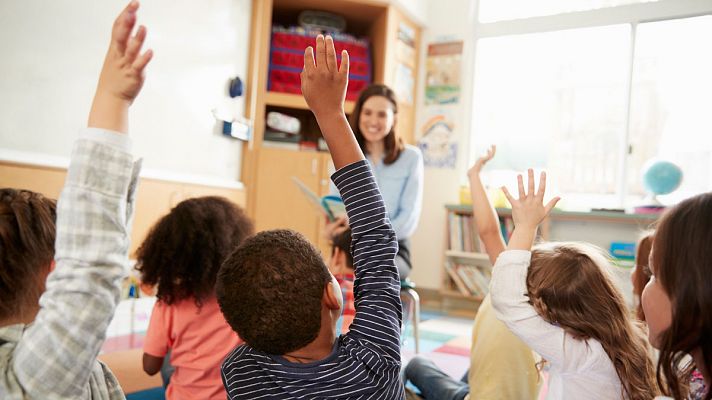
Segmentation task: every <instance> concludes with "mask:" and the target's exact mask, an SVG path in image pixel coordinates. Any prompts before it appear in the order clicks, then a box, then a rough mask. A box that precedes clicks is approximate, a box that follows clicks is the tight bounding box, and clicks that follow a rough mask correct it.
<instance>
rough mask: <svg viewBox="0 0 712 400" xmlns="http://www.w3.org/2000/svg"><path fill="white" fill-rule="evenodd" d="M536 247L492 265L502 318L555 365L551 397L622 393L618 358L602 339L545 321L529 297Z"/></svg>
mask: <svg viewBox="0 0 712 400" xmlns="http://www.w3.org/2000/svg"><path fill="white" fill-rule="evenodd" d="M530 261H531V252H529V251H524V250H508V251H504V252H502V253H501V254H500V256H499V258H498V259H497V262H496V263H495V266H494V269H493V271H492V282H491V284H490V295H491V297H492V305H493V307H494V309H495V313H496V315H497V318H499V320H501V321H502V322H504V323H505V324H506V325H507V327H508V328H509V329H510V330H511V331H512V332H513V333H514V334H515V335H516V336H518V337H519V338H520V339H521V340H522V341H523V342H524V343H526V344H527V345H528V346H529V347H531V349H532V350H534V351H535V352H537V353H539V354H540V355H541V356H542V357H543V358H544V359H545V360H546V361H548V363H549V365H550V369H549V383H548V387H549V390H548V394H547V396H546V398H547V399H567V400H568V399H576V400H586V399H592V400H593V399H596V400H605V399H622V398H623V395H622V391H621V383H620V379H619V378H618V375H617V374H616V370H615V368H614V367H613V363H612V362H611V360H610V358H609V357H608V355H607V354H606V352H605V350H604V349H603V346H601V343H599V342H598V341H597V340H594V339H588V340H580V339H575V338H574V337H573V336H571V335H570V334H568V333H566V332H565V331H564V330H563V329H562V328H560V327H558V326H555V325H552V324H550V323H548V322H546V321H545V320H544V319H543V318H542V317H541V316H539V314H538V313H537V312H536V310H535V309H534V307H533V306H532V305H531V304H530V303H529V297H528V295H527V285H526V278H527V271H528V269H529V264H530Z"/></svg>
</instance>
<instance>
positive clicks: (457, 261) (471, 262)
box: [441, 209, 492, 302]
mask: <svg viewBox="0 0 712 400" xmlns="http://www.w3.org/2000/svg"><path fill="white" fill-rule="evenodd" d="M445 234H446V243H447V249H446V250H445V257H444V261H443V289H442V291H441V294H442V296H444V297H448V298H456V299H466V300H471V301H475V302H480V301H482V299H483V298H484V297H485V295H486V294H487V291H488V290H489V280H490V276H491V269H492V265H491V263H490V260H489V257H488V256H487V254H486V253H485V252H484V251H485V249H484V245H483V243H482V242H481V241H480V239H479V237H478V235H477V229H476V227H475V216H474V215H472V211H471V210H470V209H461V210H450V209H448V210H447V221H446V232H445Z"/></svg>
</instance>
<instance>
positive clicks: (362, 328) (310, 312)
mask: <svg viewBox="0 0 712 400" xmlns="http://www.w3.org/2000/svg"><path fill="white" fill-rule="evenodd" d="M341 60H342V61H341V69H337V61H336V54H335V50H334V43H333V40H332V39H331V37H328V36H327V38H326V39H324V37H323V36H321V35H320V36H318V37H317V39H316V65H315V64H314V51H313V49H312V48H311V47H309V48H307V50H306V52H305V55H304V71H303V72H302V93H303V94H304V98H305V99H306V101H307V104H308V105H309V107H310V108H311V110H312V112H313V113H314V115H315V116H316V119H317V122H318V123H319V127H320V128H321V131H322V133H323V134H324V138H325V139H326V142H327V145H328V146H329V150H330V151H331V156H332V158H333V160H334V165H335V167H336V169H337V171H336V173H334V175H333V176H332V180H333V181H334V183H335V184H336V186H337V187H338V188H339V191H340V193H341V197H342V198H343V200H344V204H345V205H346V211H347V215H348V217H349V224H350V226H351V234H352V236H353V242H352V249H353V253H352V254H353V257H354V263H353V264H354V268H355V274H356V281H355V283H354V296H355V297H356V316H355V318H354V321H353V323H352V324H351V329H350V331H349V333H348V334H346V335H342V336H338V337H337V334H336V321H337V319H338V318H339V316H340V315H341V308H342V306H343V303H342V296H341V290H340V288H339V285H338V283H337V282H336V279H334V277H333V276H332V275H331V274H330V273H329V270H328V269H327V267H326V265H325V264H324V261H323V260H322V258H321V256H320V255H319V252H318V250H316V249H315V248H314V246H312V245H311V244H310V243H309V242H308V241H307V240H306V239H305V238H304V237H303V236H301V235H299V234H298V233H295V232H292V231H288V230H276V231H266V232H261V233H258V234H257V235H255V236H253V237H252V238H249V239H247V240H246V241H245V242H244V243H243V244H242V246H240V247H239V248H238V249H237V250H235V252H233V253H232V254H231V255H230V256H229V257H228V259H227V260H226V261H225V263H224V264H223V266H222V268H221V270H220V273H219V275H218V283H217V294H218V302H219V303H220V309H221V310H222V312H223V314H225V319H227V321H228V323H230V325H231V326H232V327H233V329H234V330H235V331H236V332H237V333H238V334H239V335H240V337H241V338H242V339H243V340H245V342H246V345H242V346H239V347H237V348H236V349H235V350H234V351H233V352H232V353H231V354H230V355H229V356H228V357H227V359H225V362H224V363H223V365H222V373H223V381H224V383H225V387H226V388H227V393H228V397H229V398H230V399H258V398H264V399H293V398H303V399H314V398H319V399H366V398H372V399H376V398H377V399H403V397H404V392H403V384H402V383H401V380H400V376H399V373H400V367H401V362H400V324H401V303H400V284H399V280H398V270H397V268H396V265H395V262H394V257H395V254H396V251H397V250H398V244H397V241H396V236H395V233H394V231H393V229H392V228H391V225H390V222H389V221H388V217H387V214H386V209H385V206H384V203H383V199H382V198H381V195H380V192H379V191H378V187H377V186H376V181H375V180H374V177H373V174H372V172H371V170H370V168H369V166H368V163H367V162H366V160H365V159H364V156H363V153H362V152H361V149H360V148H359V146H358V143H357V142H356V139H355V137H354V135H353V133H352V132H351V128H350V127H349V124H348V122H347V120H346V116H345V114H344V108H343V105H344V97H345V95H346V84H347V81H348V78H347V77H348V69H349V68H348V65H349V61H348V60H349V58H348V54H347V53H346V52H343V53H342V59H341Z"/></svg>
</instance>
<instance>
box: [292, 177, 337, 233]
mask: <svg viewBox="0 0 712 400" xmlns="http://www.w3.org/2000/svg"><path fill="white" fill-rule="evenodd" d="M292 181H293V182H294V184H295V185H297V187H298V188H299V190H301V191H302V193H304V196H306V198H307V200H309V203H311V204H312V205H313V206H314V209H315V210H317V211H318V212H319V213H321V214H323V215H325V216H326V218H327V219H328V220H329V221H330V222H331V221H334V220H335V219H336V217H338V216H339V215H342V214H346V207H345V206H344V202H343V201H342V200H341V197H339V196H331V195H329V196H324V197H319V196H318V195H317V194H316V193H314V192H313V191H312V190H311V189H309V188H308V187H307V185H305V184H304V183H303V182H302V181H300V180H299V178H297V177H296V176H293V177H292Z"/></svg>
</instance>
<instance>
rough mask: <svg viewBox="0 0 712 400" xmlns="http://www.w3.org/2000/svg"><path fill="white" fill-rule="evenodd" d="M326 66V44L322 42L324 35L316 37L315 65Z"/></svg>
mask: <svg viewBox="0 0 712 400" xmlns="http://www.w3.org/2000/svg"><path fill="white" fill-rule="evenodd" d="M324 66H326V46H325V44H324V36H323V35H319V36H317V37H316V67H317V68H323V67H324Z"/></svg>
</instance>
